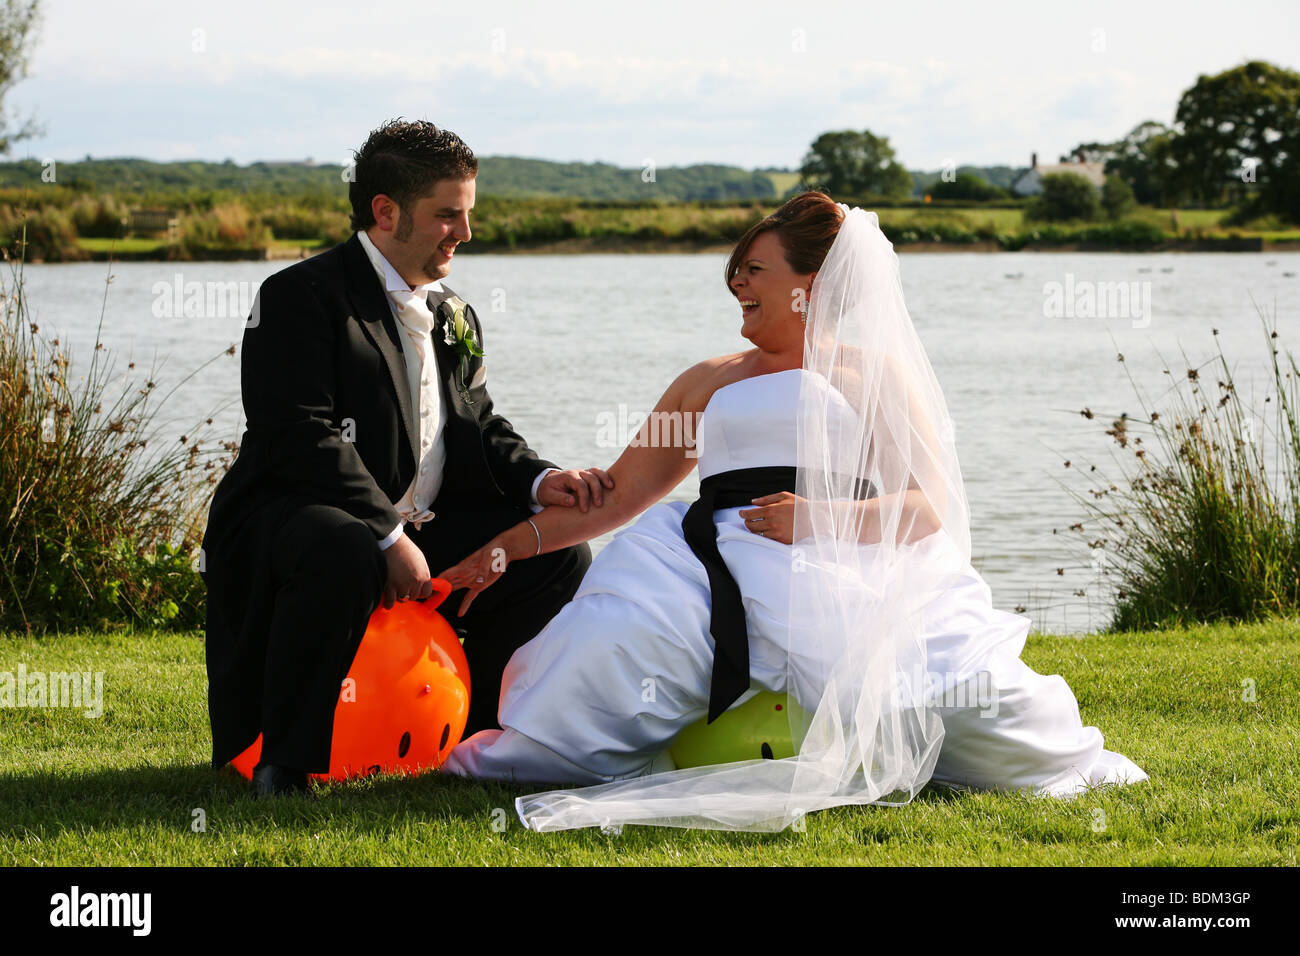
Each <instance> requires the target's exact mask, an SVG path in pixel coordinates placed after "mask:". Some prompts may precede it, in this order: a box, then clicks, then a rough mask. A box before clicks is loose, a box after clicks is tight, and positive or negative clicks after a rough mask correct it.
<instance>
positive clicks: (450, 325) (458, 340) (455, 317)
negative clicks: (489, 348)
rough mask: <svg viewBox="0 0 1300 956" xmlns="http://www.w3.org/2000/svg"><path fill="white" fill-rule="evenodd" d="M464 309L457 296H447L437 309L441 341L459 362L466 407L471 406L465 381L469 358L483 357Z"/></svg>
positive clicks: (460, 389) (460, 384) (459, 377)
mask: <svg viewBox="0 0 1300 956" xmlns="http://www.w3.org/2000/svg"><path fill="white" fill-rule="evenodd" d="M465 308H466V305H465V302H464V300H463V299H461V297H460V296H458V295H453V296H448V297H447V298H446V299H445V300H444V301H443V303H442V305H441V306H440V307H439V309H440V311H441V312H442V314H443V321H444V323H445V326H446V328H445V330H444V332H443V341H444V342H446V343H447V344H448V345H450V346H451V347H452V348H454V349H455V350H456V357H457V359H458V361H459V371H458V373H457V378H458V380H459V391H460V394H461V397H462V398H463V399H465V404H466V405H473V404H474V403H473V402H472V401H470V398H469V384H468V383H467V382H466V381H465V373H466V371H467V370H468V369H469V360H470V358H471V357H474V358H482V357H483V346H481V345H479V344H478V339H477V338H476V337H475V335H474V326H472V325H471V324H470V321H469V319H467V318H466V317H465Z"/></svg>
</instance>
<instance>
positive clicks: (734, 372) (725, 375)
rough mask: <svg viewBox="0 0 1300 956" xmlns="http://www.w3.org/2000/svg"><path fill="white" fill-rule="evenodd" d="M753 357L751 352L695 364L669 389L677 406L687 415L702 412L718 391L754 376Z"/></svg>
mask: <svg viewBox="0 0 1300 956" xmlns="http://www.w3.org/2000/svg"><path fill="white" fill-rule="evenodd" d="M751 351H752V350H751ZM750 355H751V352H736V353H734V354H732V355H719V356H717V357H716V358H708V359H705V360H704V361H703V362H696V363H695V364H694V365H692V366H691V367H690V368H688V369H687V370H686V371H684V372H682V374H681V375H678V376H677V379H676V380H675V381H674V382H673V384H672V385H671V386H670V387H669V389H668V391H669V394H670V395H672V396H673V398H674V399H675V402H674V404H676V406H677V407H678V408H680V409H681V410H682V411H684V412H699V411H703V410H704V406H705V405H707V404H709V399H710V398H712V397H713V393H714V392H716V391H717V390H718V389H720V388H722V387H723V386H724V385H730V384H731V383H732V382H738V381H740V380H741V379H742V378H748V377H749V376H750V375H751V374H753V373H752V371H751V364H750Z"/></svg>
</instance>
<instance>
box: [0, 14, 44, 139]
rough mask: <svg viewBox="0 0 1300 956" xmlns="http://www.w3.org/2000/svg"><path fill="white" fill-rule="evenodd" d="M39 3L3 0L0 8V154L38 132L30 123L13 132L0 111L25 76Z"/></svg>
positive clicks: (5, 115)
mask: <svg viewBox="0 0 1300 956" xmlns="http://www.w3.org/2000/svg"><path fill="white" fill-rule="evenodd" d="M38 6H39V0H29V2H25V3H24V2H22V0H4V3H3V5H0V153H4V154H8V152H9V151H10V150H11V149H12V148H13V144H14V143H17V142H20V141H21V140H24V139H30V138H31V137H33V136H35V135H37V134H38V133H40V132H41V130H40V127H39V126H37V125H36V123H35V122H33V121H32V120H30V119H29V120H27V121H26V122H24V123H22V124H21V125H19V126H18V127H17V128H14V127H13V125H12V124H11V122H10V119H9V117H8V115H7V111H6V110H5V109H4V100H5V97H6V96H8V94H9V91H10V90H11V89H13V87H14V86H15V85H16V84H18V83H19V82H21V81H22V80H23V79H24V78H26V76H27V56H28V50H27V44H28V41H29V40H30V39H32V37H33V36H34V35H35V32H36V21H37V17H38V15H39V11H38V9H37V8H38Z"/></svg>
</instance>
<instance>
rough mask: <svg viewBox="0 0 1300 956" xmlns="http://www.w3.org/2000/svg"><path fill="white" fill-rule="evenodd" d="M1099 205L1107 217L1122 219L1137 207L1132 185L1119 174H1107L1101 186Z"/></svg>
mask: <svg viewBox="0 0 1300 956" xmlns="http://www.w3.org/2000/svg"><path fill="white" fill-rule="evenodd" d="M1101 205H1102V207H1103V208H1104V209H1105V210H1106V215H1107V216H1108V217H1109V218H1111V219H1117V220H1118V219H1123V218H1124V217H1125V216H1127V215H1128V214H1129V213H1131V212H1132V211H1133V210H1134V209H1136V208H1137V200H1136V199H1135V198H1134V197H1133V187H1132V186H1130V185H1129V184H1128V183H1126V182H1124V180H1123V179H1121V178H1120V177H1119V176H1115V175H1111V176H1107V177H1106V182H1105V185H1103V186H1102V187H1101Z"/></svg>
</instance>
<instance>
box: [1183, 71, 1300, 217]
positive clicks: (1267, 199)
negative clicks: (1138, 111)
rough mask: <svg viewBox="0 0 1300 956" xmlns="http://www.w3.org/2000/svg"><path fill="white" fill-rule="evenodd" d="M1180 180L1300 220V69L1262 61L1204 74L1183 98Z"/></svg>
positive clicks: (1212, 195) (1219, 197)
mask: <svg viewBox="0 0 1300 956" xmlns="http://www.w3.org/2000/svg"><path fill="white" fill-rule="evenodd" d="M1175 120H1176V123H1177V125H1178V126H1179V127H1180V130H1179V133H1178V135H1177V136H1176V137H1175V139H1174V141H1173V144H1172V149H1171V159H1172V161H1173V163H1174V165H1175V167H1176V168H1175V170H1174V178H1173V181H1174V183H1175V184H1176V185H1177V186H1178V187H1179V188H1180V189H1181V190H1182V191H1183V192H1184V193H1185V194H1186V195H1188V196H1191V197H1192V198H1194V199H1197V200H1200V201H1201V202H1203V203H1206V204H1215V203H1221V202H1223V201H1224V200H1225V199H1239V200H1240V199H1244V200H1247V201H1248V203H1249V204H1250V205H1252V206H1254V207H1255V209H1256V211H1257V212H1259V213H1268V212H1274V213H1281V214H1283V215H1286V216H1289V217H1290V218H1291V219H1293V220H1296V221H1300V73H1295V72H1294V71H1292V70H1287V69H1283V68H1282V67H1277V66H1273V65H1272V64H1271V63H1266V62H1264V61H1262V60H1252V61H1251V62H1249V63H1246V64H1243V65H1242V66H1239V67H1236V68H1235V69H1231V70H1226V71H1225V72H1223V73H1219V74H1217V75H1215V76H1204V75H1202V76H1199V77H1197V79H1196V84H1195V85H1194V86H1193V87H1192V88H1191V89H1189V90H1187V91H1186V92H1185V93H1183V95H1182V98H1181V99H1180V100H1179V101H1178V112H1177V114H1176V115H1175Z"/></svg>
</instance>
